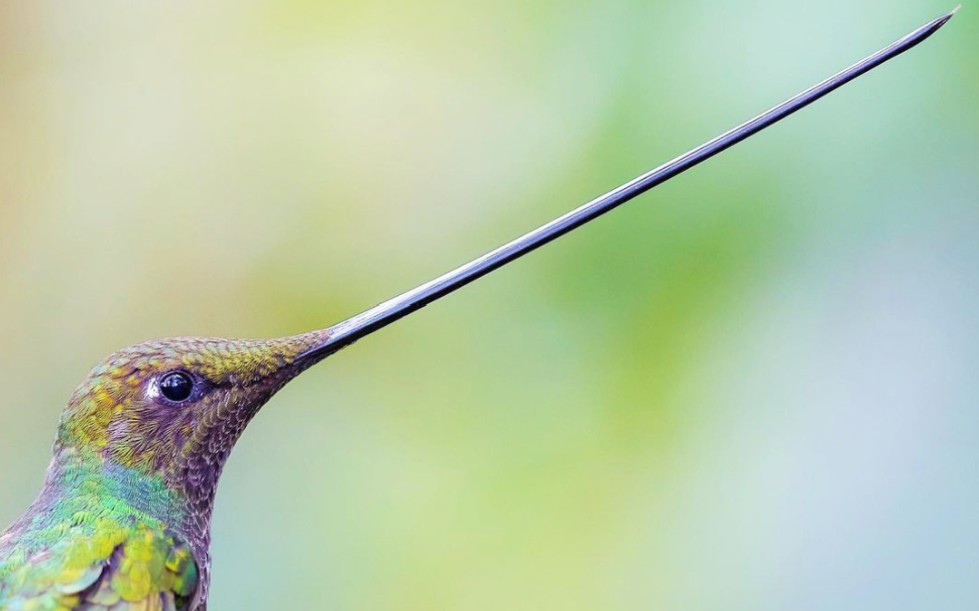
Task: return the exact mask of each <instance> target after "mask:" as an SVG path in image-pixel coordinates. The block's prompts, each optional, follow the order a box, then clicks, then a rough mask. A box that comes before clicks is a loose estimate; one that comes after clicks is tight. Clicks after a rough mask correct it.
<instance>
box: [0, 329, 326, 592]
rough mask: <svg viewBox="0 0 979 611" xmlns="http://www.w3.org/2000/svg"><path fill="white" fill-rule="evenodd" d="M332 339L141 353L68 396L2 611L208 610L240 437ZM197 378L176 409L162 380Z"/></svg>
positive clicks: (150, 348) (7, 554)
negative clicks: (230, 467)
mask: <svg viewBox="0 0 979 611" xmlns="http://www.w3.org/2000/svg"><path fill="white" fill-rule="evenodd" d="M327 337H328V334H327V333H326V332H323V331H317V332H313V333H307V334H304V335H299V336H295V337H289V338H283V339H276V340H264V341H242V340H227V339H214V338H177V339H170V340H162V341H157V342H148V343H144V344H138V345H136V346H133V347H130V348H127V349H125V350H122V351H120V352H117V353H115V354H113V355H112V356H110V357H109V358H108V359H106V360H105V361H104V362H103V363H101V364H99V365H98V366H96V367H95V368H94V369H93V370H92V371H91V372H90V373H89V375H88V376H87V377H86V378H85V380H84V381H83V382H82V383H81V385H79V387H78V388H77V389H76V390H75V392H74V393H73V394H72V396H71V398H70V399H69V401H68V406H67V407H66V408H65V411H64V415H63V416H62V419H61V424H60V426H59V429H58V435H57V438H56V440H55V447H54V458H53V459H52V461H51V464H50V466H49V467H48V473H47V477H46V478H45V482H44V486H43V488H42V490H41V493H40V494H39V495H38V497H37V499H36V500H35V501H34V503H33V504H32V505H31V507H30V508H29V509H28V510H27V512H26V513H25V514H24V515H23V516H22V517H21V518H20V519H19V520H17V522H15V523H14V524H13V525H12V526H11V527H10V528H9V529H8V530H7V531H6V532H4V534H3V535H2V536H0V609H3V610H4V611H7V610H10V611H13V610H25V611H26V610H37V611H49V610H51V611H54V610H57V611H61V610H86V611H87V610H101V609H113V610H118V611H121V610H135V609H140V610H144V609H145V610H150V609H153V610H164V609H165V610H173V611H202V610H204V609H206V606H207V591H208V582H209V575H210V556H209V551H208V547H209V544H210V523H211V511H212V508H213V502H214V493H215V490H216V486H217V482H218V479H219V477H220V475H221V469H222V467H223V466H224V462H225V460H226V459H227V457H228V454H229V453H230V451H231V448H232V447H233V446H234V444H235V442H236V441H237V439H238V437H239V435H240V434H241V432H242V431H243V430H244V428H245V426H246V425H247V424H248V422H249V421H250V420H251V418H252V417H253V416H254V415H255V414H256V413H257V412H258V410H259V409H260V408H261V406H262V405H263V404H264V403H265V402H266V401H267V400H268V399H269V397H271V396H272V395H273V394H274V393H275V392H276V391H277V390H278V389H279V388H281V387H282V385H284V384H285V383H286V382H288V381H289V380H291V379H292V378H293V377H295V376H296V375H297V374H298V373H300V372H301V371H303V370H304V369H305V368H306V367H308V366H309V365H311V364H312V363H314V362H316V360H318V359H319V358H321V357H312V358H306V357H304V356H303V355H304V353H306V352H307V351H308V350H309V349H310V348H312V347H314V346H317V345H320V344H321V343H322V342H323V341H324V339H326V338H327ZM175 372H176V373H177V374H178V375H181V376H187V379H190V380H192V382H193V389H192V394H189V395H188V397H187V398H186V399H185V400H181V401H173V400H170V399H168V398H167V397H166V396H164V394H163V392H162V391H163V389H164V386H163V385H162V380H163V379H165V378H166V377H167V376H169V375H174V373H175Z"/></svg>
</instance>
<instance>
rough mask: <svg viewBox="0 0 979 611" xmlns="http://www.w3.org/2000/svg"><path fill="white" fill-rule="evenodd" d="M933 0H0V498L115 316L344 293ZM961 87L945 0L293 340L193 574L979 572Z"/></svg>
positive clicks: (966, 84)
mask: <svg viewBox="0 0 979 611" xmlns="http://www.w3.org/2000/svg"><path fill="white" fill-rule="evenodd" d="M951 8H952V7H951V6H949V5H948V4H946V3H945V2H939V1H937V0H934V1H933V0H928V1H915V2H907V1H897V0H829V1H824V2H819V3H796V2H785V1H784V0H752V1H748V0H745V1H731V2H723V3H718V2H708V1H706V0H684V1H683V2H674V1H650V0H642V1H630V0H622V1H619V0H613V1H611V2H610V1H602V2H597V1H574V2H534V3H527V2H518V1H513V0H504V1H502V2H494V3H482V4H471V3H457V2H439V1H424V0H423V1H410V2H401V3H396V4H392V3H385V2H376V1H373V0H367V1H365V0H358V1H345V2H323V3H318V2H303V1H286V2H214V3H190V2H179V3H168V4H167V5H166V6H148V5H146V4H144V3H138V4H133V3H128V2H101V3H90V2H88V3H54V2H31V3H3V4H2V5H0V126H2V128H0V132H2V137H0V275H2V276H0V278H2V281H0V312H2V316H0V343H2V350H0V388H2V389H3V393H4V397H3V400H2V401H0V490H2V492H0V523H4V524H6V523H8V522H9V521H11V520H13V519H14V518H15V517H16V515H18V513H19V512H20V511H21V510H22V509H23V508H24V507H25V506H26V505H27V504H28V503H29V501H30V500H31V499H32V498H33V495H34V494H35V493H36V491H37V489H38V487H39V485H40V481H41V478H42V476H43V473H44V469H45V466H46V463H47V460H48V456H49V452H50V443H51V439H52V436H53V433H54V428H55V424H56V422H57V419H58V415H59V412H60V410H61V408H62V406H63V404H64V401H65V399H66V397H67V396H68V394H69V393H70V391H71V390H72V388H73V387H74V385H75V384H76V383H77V382H78V381H79V380H80V379H81V378H82V376H83V375H84V374H85V373H86V371H87V370H88V368H89V367H90V366H92V365H93V364H94V363H95V362H97V361H98V360H99V359H101V358H102V357H103V356H104V355H105V354H107V353H109V352H111V351H113V350H115V349H116V348H119V347H121V346H124V345H128V344H130V343H134V342H137V341H141V340H144V339H148V338H153V337H160V336H171V335H183V334H194V335H226V336H232V337H266V336H276V335H285V334H292V333H296V332H300V331H304V330H307V329H311V328H315V327H320V326H325V325H328V324H330V323H333V322H336V321H338V320H340V319H342V318H344V317H346V316H349V315H351V314H354V313H356V312H358V311H360V310H361V309H363V308H365V307H367V306H370V305H372V304H374V303H376V302H378V301H380V300H382V299H385V298H387V297H389V296H391V295H392V294H394V293H396V292H400V291H401V290H404V289H407V288H410V287H411V286H413V285H414V284H416V283H419V282H422V281H424V280H427V279H429V278H430V277H432V276H433V275H435V274H438V273H441V272H443V271H445V270H446V269H448V268H450V267H453V266H455V265H457V264H459V263H462V262H464V261H465V260H468V259H469V258H471V257H473V256H476V255H478V254H481V253H482V252H483V251H485V250H487V249H489V248H491V247H494V246H496V245H498V244H499V243H501V242H503V241H505V240H507V239H509V238H511V237H514V236H515V235H517V234H519V233H521V232H523V231H525V230H527V229H530V228H532V227H534V226H536V225H537V224H539V223H541V222H544V221H546V220H548V219H550V218H552V217H554V216H555V215H557V214H560V213H562V212H564V211H566V210H567V209H569V208H570V207H572V206H573V205H577V204H578V203H581V202H582V201H584V200H586V199H589V198H591V197H592V196H594V195H597V194H598V193H600V192H603V191H605V190H607V189H608V188H611V187H613V186H615V185H616V184H618V183H620V182H623V181H625V180H627V179H630V178H632V177H633V176H634V175H636V174H638V173H640V172H642V171H644V170H646V169H648V168H650V167H652V166H654V165H657V164H658V163H660V162H662V161H664V160H666V159H668V158H670V157H672V156H674V155H675V154H678V153H680V152H682V151H684V150H686V149H688V148H690V147H692V146H694V145H696V144H699V143H700V142H702V141H703V140H705V139H707V138H709V137H711V136H713V135H715V134H717V133H718V132H720V131H722V130H724V129H727V128H728V127H730V126H732V125H734V124H736V123H738V122H740V121H742V120H744V119H746V118H748V117H749V116H751V115H753V114H755V113H757V112H759V111H761V110H763V109H765V108H768V107H769V106H771V105H773V104H774V103H775V102H777V101H780V100H781V99H783V98H785V97H787V96H789V95H791V94H793V93H795V92H797V91H798V90H801V89H803V88H805V87H807V86H809V85H811V84H812V83H814V82H816V81H817V80H820V79H822V78H823V77H825V76H827V75H829V74H830V73H832V72H834V71H836V70H837V69H839V68H842V67H843V66H845V65H847V64H849V63H851V62H852V61H855V60H857V59H859V58H860V57H863V56H864V55H865V54H867V53H869V52H871V51H874V50H876V49H877V48H878V47H880V46H883V45H884V44H887V43H889V42H891V41H892V40H894V39H896V38H897V37H899V36H901V35H903V34H904V33H906V32H908V31H910V30H911V29H913V28H915V27H917V26H918V25H920V24H921V23H924V22H925V21H927V20H929V19H931V18H933V17H936V16H937V15H939V14H941V13H942V12H943V11H947V10H949V9H951ZM977 109H979V6H966V7H965V8H964V10H963V11H962V13H961V14H960V15H959V16H958V17H956V19H955V20H953V22H952V23H951V24H950V25H949V26H948V27H947V29H945V30H943V31H942V32H941V33H940V34H938V35H937V36H936V37H935V38H933V39H932V40H930V41H928V42H927V43H925V44H924V45H923V46H921V47H919V48H918V49H916V50H915V51H913V52H911V53H910V54H908V55H905V56H903V57H901V58H899V59H898V60H896V61H894V62H893V63H891V64H889V65H887V66H886V67H884V68H882V69H880V70H879V71H876V72H874V73H873V74H871V75H869V76H867V77H865V78H863V79H861V80H859V81H858V82H857V83H855V84H853V85H850V86H848V87H847V88H845V89H844V90H842V91H840V92H838V93H836V94H834V95H833V96H831V97H830V98H828V99H826V100H825V101H823V102H820V103H819V104H818V105H817V106H815V107H813V108H811V109H808V110H806V111H805V112H804V113H802V114H800V115H797V116H796V117H794V118H792V119H791V120H789V121H787V122H786V123H784V124H782V125H780V126H778V127H777V128H774V129H772V130H771V131H768V132H766V133H765V134H764V135H762V136H760V137H757V138H755V139H752V140H751V141H750V142H747V143H745V144H743V145H741V146H739V147H737V148H736V149H734V150H732V151H729V152H727V153H725V154H724V155H723V156H722V157H719V158H717V159H715V160H713V161H711V162H710V163H709V164H707V165H705V166H702V167H701V168H698V169H696V170H695V171H692V172H690V173H689V174H687V175H685V176H683V177H682V178H680V179H678V180H676V181H674V182H671V183H669V184H668V185H665V186H663V187H661V188H659V189H657V190H656V191H655V192H654V193H652V194H650V195H648V196H646V197H644V198H643V199H642V200H641V201H638V202H635V203H633V204H630V205H629V206H628V207H627V208H625V209H622V210H619V211H617V212H616V213H615V214H613V215H611V216H610V217H607V218H605V219H603V220H601V221H600V222H598V223H596V224H595V225H593V226H590V227H588V228H587V229H585V230H583V231H581V232H579V233H576V234H575V235H573V236H570V237H567V238H565V239H563V240H561V241H560V242H558V243H556V244H554V245H551V246H549V247H548V248H546V249H545V250H543V251H540V252H538V253H535V254H534V255H532V256H531V257H529V258H527V259H526V260H523V261H521V262H519V263H518V264H516V265H514V266H513V267H512V268H507V269H506V270H505V271H502V272H499V273H496V274H494V275H493V276H492V277H489V278H487V279H484V280H482V281H481V282H479V283H478V284H476V285H473V286H471V287H468V288H466V289H465V290H464V291H462V292H461V293H458V294H456V295H453V296H452V297H451V298H450V299H447V300H446V301H444V302H440V303H438V304H437V305H434V306H432V307H430V308H428V309H426V310H425V311H423V312H421V313H419V314H417V315H415V316H413V317H411V318H410V319H408V320H405V321H403V322H401V323H399V324H397V325H396V326H394V327H391V328H389V329H387V330H385V331H384V332H382V333H380V334H378V335H377V336H374V337H371V338H370V339H369V340H365V341H363V342H362V343H360V344H358V345H357V346H355V347H353V348H350V349H348V350H346V351H344V352H343V353H341V354H339V355H337V356H335V357H334V358H332V359H330V360H329V361H328V363H327V364H325V365H323V366H321V367H319V368H317V369H316V370H314V371H312V372H310V373H308V374H307V375H305V376H304V377H303V378H301V379H300V380H299V381H297V382H295V383H294V384H292V385H291V386H289V387H288V388H286V389H285V390H284V391H283V392H282V393H281V394H280V395H279V396H278V397H277V398H276V400H275V401H274V402H273V403H272V404H271V405H270V406H269V407H268V408H267V409H266V410H265V411H264V412H263V413H262V414H261V415H260V416H259V418H257V420H256V421H255V422H254V423H253V426H252V427H251V428H250V429H249V431H248V432H247V433H246V435H245V436H244V438H243V439H242V441H241V443H240V444H239V447H238V448H237V450H236V452H235V454H234V456H233V457H232V460H231V461H230V463H229V465H228V468H227V471H226V474H225V476H224V480H223V482H222V487H221V490H220V493H219V495H218V504H217V511H216V516H215V526H214V550H213V551H214V556H215V568H214V584H213V596H212V608H214V609H216V610H221V609H240V610H249V609H350V610H355V609H371V610H375V609H378V610H428V609H454V610H465V611H477V610H487V611H489V610H499V609H515V610H528V611H529V610H540V609H569V610H571V609H574V610H592V609H622V610H645V609H684V610H690V609H693V610H699V609H703V610H708V609H711V610H712V609H885V608H886V609H921V608H934V609H974V608H976V604H977V601H979V580H977V579H976V575H977V574H979V520H977V516H979V375H977V373H979V195H977V193H979V172H977V170H979V110H977Z"/></svg>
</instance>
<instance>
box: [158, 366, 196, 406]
mask: <svg viewBox="0 0 979 611" xmlns="http://www.w3.org/2000/svg"><path fill="white" fill-rule="evenodd" d="M193 393H194V380H193V378H191V377H190V376H189V375H188V374H186V373H184V372H183V371H174V372H172V373H168V374H166V375H165V376H163V379H161V380H160V394H162V395H163V396H164V397H166V398H167V399H168V400H170V401H173V402H174V403H180V402H181V401H186V400H187V399H189V398H190V395H192V394H193Z"/></svg>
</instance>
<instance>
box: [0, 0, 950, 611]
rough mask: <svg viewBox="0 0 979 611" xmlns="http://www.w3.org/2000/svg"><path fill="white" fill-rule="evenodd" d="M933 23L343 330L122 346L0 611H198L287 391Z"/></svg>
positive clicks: (3, 544) (36, 506)
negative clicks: (241, 451) (244, 441)
mask: <svg viewBox="0 0 979 611" xmlns="http://www.w3.org/2000/svg"><path fill="white" fill-rule="evenodd" d="M953 15H954V11H953V12H952V13H949V14H947V15H944V16H942V17H939V18H938V19H935V20H933V21H931V22H929V23H927V24H925V25H924V26H922V27H920V28H918V29H917V30H915V31H913V32H911V33H910V34H908V35H907V36H905V37H903V38H901V39H899V40H898V41H896V42H894V43H892V44H891V45H889V46H887V47H885V48H883V49H881V50H880V51H878V52H876V53H874V54H872V55H870V56H868V57H866V58H865V59H863V60H861V61H859V62H857V63H856V64H853V65H852V66H850V67H849V68H846V69H844V70H842V71H841V72H839V73H837V74H835V75H833V76H831V77H830V78H828V79H826V80H824V81H822V82H820V83H819V84H817V85H815V86H813V87H812V88H810V89H807V90H806V91H804V92H802V93H800V94H798V95H796V96H794V97H792V98H790V99H788V100H787V101H785V102H783V103H782V104H779V105H778V106H775V107H774V108H772V109H771V110H768V111H767V112H764V113H762V114H761V115H759V116H757V117H755V118H753V119H751V120H749V121H747V122H745V123H743V124H741V125H739V126H737V127H735V128H733V129H731V130H729V131H727V132H725V133H723V134H721V135H720V136H718V137H716V138H714V139H712V140H710V141H708V142H707V143H705V144H703V145H701V146H699V147H697V148H695V149H692V150H691V151H689V152H687V153H684V154H683V155H680V156H679V157H676V158H674V159H673V160H671V161H669V162H667V163H665V164H663V165H661V166H659V167H657V168H655V169H653V170H650V171H649V172H647V173H645V174H643V175H641V176H639V177H637V178H635V179H634V180H632V181H630V182H628V183H625V184H624V185H622V186H620V187H618V188H616V189H613V190H612V191H610V192H608V193H606V194H604V195H602V196H600V197H598V198H596V199H594V200H592V201H590V202H588V203H586V204H583V205H581V206H579V207H578V208H576V209H574V210H572V211H571V212H569V213H567V214H565V215H563V216H561V217H559V218H557V219H555V220H553V221H551V222H549V223H547V224H545V225H543V226H541V227H539V228H537V229H535V230H533V231H531V232H529V233H527V234H525V235H523V236H521V237H518V238H517V239H515V240H513V241H511V242H508V243H506V244H504V245H503V246H501V247H499V248H497V249H495V250H493V251H491V252H489V253H488V254H486V255H483V256H481V257H479V258H477V259H475V260H473V261H471V262H469V263H467V264H465V265H462V266H460V267H458V268H456V269H454V270H452V271H450V272H448V273H446V274H444V275H442V276H439V277H438V278H435V279H434V280H431V281H429V282H427V283H425V284H422V285H420V286H418V287H416V288H414V289H412V290H409V291H407V292H405V293H402V294H401V295H398V296H396V297H394V298H392V299H389V300H388V301H385V302H383V303H381V304H379V305H376V306H374V307H372V308H369V309H368V310H366V311H364V312H362V313H361V314H358V315H356V316H353V317H352V318H349V319H347V320H345V321H343V322H340V323H339V324H336V325H333V326H332V327H328V328H325V329H322V330H318V331H312V332H308V333H303V334H300V335H295V336H292V337H285V338H279V339H270V340H236V339H224V338H204V337H181V338H173V339H163V340H158V341H149V342H145V343H142V344H137V345H134V346H131V347H128V348H124V349H123V350H120V351H118V352H116V353H114V354H112V355H111V356H109V357H108V358H107V359H105V360H104V361H103V362H102V363H100V364H98V365H96V366H95V368H94V369H92V370H91V372H90V373H89V374H88V375H87V377H86V378H85V379H84V380H83V381H82V383H81V384H80V385H79V386H78V388H77V389H76V390H75V391H74V392H73V393H72V395H71V397H70V398H69V399H68V404H67V406H66V407H65V409H64V412H63V414H62V416H61V420H60V423H59V426H58V430H57V435H56V437H55V443H54V450H53V458H52V460H51V463H50V465H49V467H48V470H47V475H46V478H45V481H44V484H43V487H42V489H41V492H40V494H39V495H38V497H37V499H36V500H35V501H34V502H33V504H32V505H31V506H30V507H29V508H28V509H27V511H26V512H25V513H24V514H23V515H22V516H21V517H20V518H19V519H18V520H17V521H16V522H14V523H13V525H11V526H10V527H9V528H8V529H7V530H6V531H5V532H4V533H3V534H2V535H0V609H2V610H3V611H28V610H29V611H42V610H43V611H56V610H57V611H62V610H91V611H94V610H109V609H112V610H116V611H122V610H127V611H132V610H137V609H138V610H146V611H149V610H154V611H163V610H166V611H178V610H179V611H205V610H206V608H207V599H208V590H209V587H210V573H211V555H210V529H211V515H212V510H213V508H214V498H215V492H216V490H217V485H218V480H219V479H220V477H221V471H222V468H223V467H224V465H225V462H226V461H227V459H228V456H229V454H230V453H231V451H232V449H233V447H234V445H235V443H236V441H237V440H238V438H239V436H240V435H241V434H242V432H243V431H244V430H245V427H246V426H247V425H248V423H249V421H251V419H252V418H253V417H254V416H255V415H256V414H257V413H258V411H259V410H260V409H261V408H262V406H263V405H265V403H266V402H267V401H269V399H270V398H271V397H272V396H273V395H274V394H275V393H276V392H277V391H278V390H279V389H281V388H282V387H283V386H284V385H285V384H287V383H289V382H290V381H291V380H293V379H294V378H296V377H297V376H299V375H300V374H301V373H303V372H304V371H306V370H307V369H309V368H310V367H312V366H313V365H315V364H317V363H319V362H320V361H322V360H323V359H325V358H326V357H328V356H330V355H332V354H334V353H335V352H337V351H338V350H340V349H341V348H344V347H346V346H349V345H350V344H352V343H354V342H355V341H357V340H359V339H361V338H363V337H365V336H367V335H370V334H371V333H373V332H375V331H377V330H379V329H381V328H383V327H385V326H387V325H389V324H391V323H393V322H395V321H396V320H399V319H401V318H403V317H405V316H407V315H408V314H411V313H412V312H414V311H416V310H418V309H420V308H422V307H424V306H425V305H427V304H429V303H431V302H433V301H435V300H437V299H440V298H442V297H444V296H446V295H448V294H449V293H451V292H453V291H455V290H457V289H459V288H461V287H463V286H465V285H466V284H468V283H470V282H473V281H474V280H476V279H478V278H480V277H482V276H484V275H486V274H488V273H490V272H492V271H494V270H496V269H498V268H500V267H502V266H503V265H506V264H507V263H509V262H511V261H513V260H515V259H518V258H519V257H521V256H523V255H525V254H527V253H529V252H531V251H533V250H534V249H536V248H539V247H540V246H543V245H544V244H547V243H549V242H551V241H552V240H555V239H557V238H558V237H560V236H562V235H564V234H566V233H568V232H570V231H572V230H574V229H576V228H578V227H580V226H582V225H584V224H586V223H588V222H589V221H591V220H593V219H595V218H597V217H599V216H601V215H603V214H605V213H606V212H608V211H610V210H612V209H614V208H616V207H617V206H619V205H621V204H623V203H625V202H627V201H629V200H631V199H633V198H635V197H636V196H638V195H640V194H642V193H644V192H646V191H648V190H649V189H652V188H653V187H655V186H657V185H659V184H661V183H663V182H665V181H667V180H669V179H671V178H673V177H675V176H677V175H679V174H681V173H683V172H685V171H686V170H688V169H690V168H692V167H694V166H696V165H698V164H699V163H701V162H703V161H705V160H707V159H709V158H711V157H713V156H714V155H716V154H718V153H720V152H722V151H724V150H726V149H728V148H730V147H731V146H734V145H735V144H737V143H739V142H741V141H742V140H744V139H746V138H748V137H750V136H752V135H754V134H756V133H758V132H759V131H761V130H763V129H765V128H766V127H768V126H770V125H772V124H774V123H776V122H777V121H780V120H781V119H783V118H785V117H787V116H789V115H791V114H792V113H794V112H796V111H798V110H800V109H801V108H803V107H805V106H807V105H809V104H811V103H812V102H814V101H816V100H818V99H819V98H821V97H823V96H825V95H827V94H828V93H830V92H832V91H834V90H835V89H837V88H839V87H841V86H843V85H845V84H846V83H849V82H850V81H852V80H853V79H855V78H858V77H859V76H861V75H863V74H865V73H866V72H868V71H870V70H872V69H874V68H876V67H877V66H880V65H881V64H883V63H884V62H886V61H888V60H890V59H892V58H894V57H896V56H897V55H900V54H901V53H903V52H905V51H907V50H908V49H911V48H912V47H914V46H916V45H917V44H919V43H920V42H922V41H923V40H925V39H926V38H928V37H929V36H931V35H932V34H934V33H935V32H936V31H938V29H939V28H941V27H942V26H943V25H945V23H947V22H948V21H949V19H951V18H952V16H953Z"/></svg>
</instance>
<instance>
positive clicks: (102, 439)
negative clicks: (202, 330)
mask: <svg viewBox="0 0 979 611" xmlns="http://www.w3.org/2000/svg"><path fill="white" fill-rule="evenodd" d="M328 337H329V334H328V332H327V331H316V332H312V333H307V334H303V335H297V336H294V337H288V338H282V339H273V340H230V339H220V338H198V337H186V338H175V339H165V340H159V341H152V342H146V343H142V344H137V345H134V346H131V347H129V348H126V349H123V350H120V351H119V352H116V353H114V354H112V355H111V356H109V357H108V358H107V359H106V360H104V361H103V362H102V363H100V364H99V365H97V366H96V367H95V368H94V369H92V371H91V372H90V373H89V374H88V376H87V377H86V378H85V380H84V381H83V382H82V383H81V385H80V386H79V387H78V388H77V389H76V390H75V392H74V393H73V394H72V396H71V399H70V400H69V402H68V406H67V408H66V409H65V411H64V414H63V416H62V420H61V425H60V427H59V431H58V437H57V441H56V446H57V449H58V450H60V451H68V452H72V453H76V454H83V455H88V456H94V457H97V458H101V459H102V460H103V461H104V462H105V463H106V464H108V465H111V466H113V467H115V466H118V467H122V468H124V469H126V470H127V471H129V470H135V472H137V473H142V474H148V475H154V476H157V475H158V476H160V477H161V478H162V479H163V480H164V482H165V483H166V484H167V487H168V488H169V489H171V490H174V491H176V492H183V493H187V494H189V495H193V496H203V497H210V496H211V495H212V494H213V488H214V486H215V485H216V484H217V478H218V476H219V475H220V471H221V468H222V467H223V465H224V462H225V460H226V458H227V456H228V454H229V453H230V451H231V449H232V447H233V446H234V444H235V442H236V441H237V440H238V438H239V436H240V435H241V433H242V431H244V429H245V427H246V426H247V424H248V422H249V421H250V420H251V419H252V418H253V417H254V416H255V414H256V413H258V411H259V409H260V408H261V407H262V406H263V405H264V404H265V402H266V401H268V400H269V398H270V397H271V396H272V395H273V394H275V392H276V391H278V390H279V389H280V388H282V386H284V385H285V384H286V383H287V382H288V381H289V380H291V379H293V378H294V377H295V376H297V375H298V374H299V373H301V372H302V371H303V370H305V369H306V368H307V367H309V366H310V365H312V364H313V363H315V362H316V361H318V360H319V359H320V358H322V356H321V355H317V354H315V352H313V353H311V352H310V351H311V349H314V348H315V347H316V346H319V345H321V344H322V343H323V342H324V340H326V339H327V338H328Z"/></svg>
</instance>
